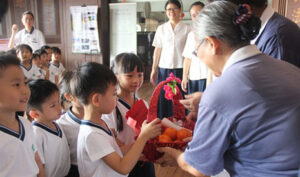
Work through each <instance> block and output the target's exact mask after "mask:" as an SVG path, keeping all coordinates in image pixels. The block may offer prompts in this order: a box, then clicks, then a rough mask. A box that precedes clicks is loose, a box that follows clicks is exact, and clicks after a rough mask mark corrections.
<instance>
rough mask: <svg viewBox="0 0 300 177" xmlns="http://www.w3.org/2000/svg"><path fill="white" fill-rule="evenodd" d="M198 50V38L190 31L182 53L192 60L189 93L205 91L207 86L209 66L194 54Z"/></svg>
mask: <svg viewBox="0 0 300 177" xmlns="http://www.w3.org/2000/svg"><path fill="white" fill-rule="evenodd" d="M195 50H196V40H195V34H194V32H190V33H189V35H188V37H187V40H186V44H185V47H184V50H183V53H182V55H183V56H184V57H185V58H188V59H190V60H191V65H190V70H189V76H188V78H189V82H188V89H187V90H188V94H191V93H194V92H199V91H200V92H203V91H204V89H205V86H206V79H207V73H208V68H207V66H206V65H205V64H204V63H203V62H202V61H201V60H200V59H199V58H198V57H197V56H196V55H195V54H193V53H194V51H195Z"/></svg>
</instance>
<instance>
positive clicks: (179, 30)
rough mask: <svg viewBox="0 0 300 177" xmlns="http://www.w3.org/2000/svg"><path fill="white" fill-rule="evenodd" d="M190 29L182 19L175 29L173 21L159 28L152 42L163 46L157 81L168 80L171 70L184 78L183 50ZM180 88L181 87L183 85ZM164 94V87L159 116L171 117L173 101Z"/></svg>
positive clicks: (176, 75)
mask: <svg viewBox="0 0 300 177" xmlns="http://www.w3.org/2000/svg"><path fill="white" fill-rule="evenodd" d="M190 31H191V29H190V27H189V26H188V25H186V24H184V23H183V22H181V21H180V22H179V23H178V24H177V25H176V26H175V28H174V30H173V28H172V25H171V22H167V23H164V24H162V25H160V26H159V27H158V28H157V30H156V33H155V36H154V40H153V44H152V45H153V46H154V47H157V48H161V55H160V59H159V64H158V77H157V83H159V82H161V81H164V80H166V78H167V77H169V74H170V73H171V72H172V73H173V74H174V76H175V77H178V78H180V79H182V68H183V57H182V52H183V49H184V46H185V43H186V39H187V35H188V34H189V32H190ZM179 88H180V89H181V87H179ZM182 93H183V92H182ZM164 94H165V92H164V90H163V89H162V91H161V94H160V96H159V97H160V98H159V103H160V104H158V117H160V118H163V117H170V116H171V115H172V113H173V109H172V102H171V101H169V100H166V99H165V98H164ZM162 110H164V111H162Z"/></svg>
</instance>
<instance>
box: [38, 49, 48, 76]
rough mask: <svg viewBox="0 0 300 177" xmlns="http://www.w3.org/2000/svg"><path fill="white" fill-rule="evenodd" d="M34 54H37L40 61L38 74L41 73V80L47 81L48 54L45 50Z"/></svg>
mask: <svg viewBox="0 0 300 177" xmlns="http://www.w3.org/2000/svg"><path fill="white" fill-rule="evenodd" d="M34 53H37V54H38V55H39V56H40V59H41V66H40V68H39V69H40V72H41V73H42V76H41V79H47V80H49V68H48V66H49V62H48V54H47V52H46V50H42V49H39V50H37V51H35V52H34Z"/></svg>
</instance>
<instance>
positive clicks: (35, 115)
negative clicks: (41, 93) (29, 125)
mask: <svg viewBox="0 0 300 177" xmlns="http://www.w3.org/2000/svg"><path fill="white" fill-rule="evenodd" d="M29 115H30V117H32V118H33V119H35V118H38V117H40V112H39V111H38V110H36V109H31V110H30V111H29Z"/></svg>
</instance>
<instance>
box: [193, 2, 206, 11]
mask: <svg viewBox="0 0 300 177" xmlns="http://www.w3.org/2000/svg"><path fill="white" fill-rule="evenodd" d="M194 6H201V7H202V8H203V7H204V6H205V4H204V3H203V2H201V1H196V2H194V3H193V4H192V5H191V6H190V9H189V11H191V9H192V8H193V7H194Z"/></svg>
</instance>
